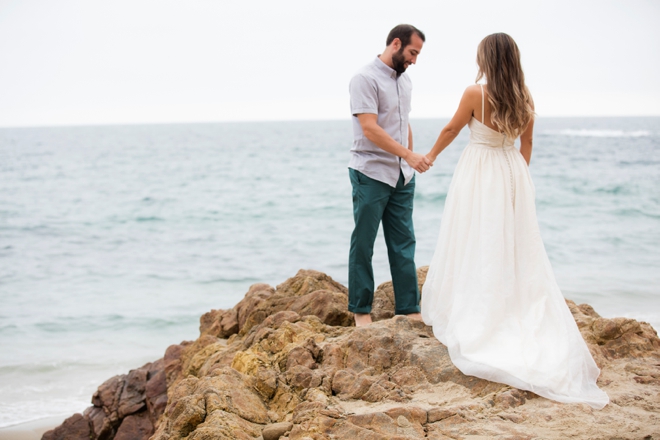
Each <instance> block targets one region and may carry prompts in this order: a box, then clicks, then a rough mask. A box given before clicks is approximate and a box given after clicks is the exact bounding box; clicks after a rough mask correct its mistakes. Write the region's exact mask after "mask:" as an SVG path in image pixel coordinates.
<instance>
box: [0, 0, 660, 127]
mask: <svg viewBox="0 0 660 440" xmlns="http://www.w3.org/2000/svg"><path fill="white" fill-rule="evenodd" d="M399 23H410V24H413V25H415V26H417V27H418V28H420V29H421V30H422V31H424V32H425V33H426V37H427V40H426V44H425V45H424V48H423V50H422V53H421V55H420V56H419V58H418V61H417V65H414V66H411V67H410V68H409V69H408V72H409V74H410V76H411V78H412V80H413V86H414V90H413V113H412V114H411V117H414V118H415V117H416V118H428V117H449V116H451V115H452V114H453V112H454V110H455V109H456V107H457V105H458V100H459V98H460V96H461V93H462V92H463V90H464V89H465V87H467V86H468V85H470V84H472V83H473V82H474V78H475V75H476V64H475V56H476V47H477V44H478V43H479V41H480V40H481V39H482V38H483V37H484V36H486V35H488V34H490V33H493V32H507V33H508V34H510V35H511V36H512V37H513V38H514V39H515V40H516V41H517V43H518V45H519V47H520V49H521V52H522V59H523V68H524V69H525V74H526V77H527V83H528V85H529V87H530V89H531V91H532V94H533V96H534V99H535V102H536V107H537V112H538V113H539V116H541V117H543V116H636V115H660V0H625V1H624V0H621V1H613V0H597V1H596V0H547V1H546V0H543V1H534V0H525V1H513V0H511V1H493V0H487V1H484V0H475V1H470V2H463V1H461V2H458V1H456V2H446V1H439V0H426V1H414V0H408V1H402V0H398V1H390V0H365V1H361V0H332V1H324V2H320V1H310V0H301V1H298V0H280V1H273V0H254V1H250V0H247V1H244V2H238V1H226V0H186V1H173V0H112V1H109V0H108V1H101V0H57V1H53V0H0V126H5V127H7V126H33V125H80V124H115V123H152V122H156V123H168V122H206V121H236V120H299V119H342V118H348V117H349V116H350V115H349V106H348V81H349V79H350V77H351V76H352V74H353V73H354V72H355V71H356V70H357V69H358V68H360V67H361V66H362V65H364V64H366V63H368V62H370V61H371V59H372V58H373V57H374V56H376V55H377V54H379V53H380V52H381V51H382V49H383V47H384V45H385V38H386V36H387V33H388V32H389V30H390V29H391V28H392V27H393V26H395V25H396V24H399Z"/></svg>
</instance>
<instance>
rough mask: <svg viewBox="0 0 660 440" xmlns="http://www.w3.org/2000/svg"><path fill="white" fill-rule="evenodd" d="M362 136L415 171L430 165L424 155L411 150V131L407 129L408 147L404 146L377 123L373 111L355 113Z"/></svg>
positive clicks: (421, 171) (376, 117)
mask: <svg viewBox="0 0 660 440" xmlns="http://www.w3.org/2000/svg"><path fill="white" fill-rule="evenodd" d="M356 116H357V118H358V121H360V126H362V132H363V133H364V136H365V137H366V138H367V139H369V140H370V141H371V142H373V143H374V144H376V146H377V147H379V148H381V149H383V150H385V151H387V152H388V153H392V154H394V155H395V156H398V157H400V158H402V159H403V160H405V161H406V162H408V165H410V166H411V167H412V168H413V169H414V170H415V171H417V172H420V173H423V172H424V171H428V169H429V167H430V166H431V161H430V160H429V159H428V158H427V157H426V156H424V155H421V154H417V153H414V152H413V151H412V143H411V142H410V141H411V140H412V132H411V131H408V142H409V147H408V148H406V147H404V146H403V145H401V144H400V143H398V142H397V141H395V140H394V139H392V137H391V136H390V135H389V134H387V132H386V131H385V130H383V128H382V127H381V126H380V125H378V115H375V114H373V113H360V114H358V115H356Z"/></svg>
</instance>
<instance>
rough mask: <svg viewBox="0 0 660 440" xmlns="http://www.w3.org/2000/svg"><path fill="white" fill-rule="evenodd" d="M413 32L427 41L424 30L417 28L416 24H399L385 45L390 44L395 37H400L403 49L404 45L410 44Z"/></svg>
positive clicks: (391, 32)
mask: <svg viewBox="0 0 660 440" xmlns="http://www.w3.org/2000/svg"><path fill="white" fill-rule="evenodd" d="M413 34H417V36H418V37H419V38H421V39H422V41H426V37H425V36H424V32H422V31H420V30H419V29H417V28H416V27H415V26H412V25H410V24H400V25H398V26H395V27H394V28H393V29H392V30H391V31H390V33H389V35H388V36H387V41H386V43H385V46H389V45H390V43H392V41H394V39H395V38H398V39H399V40H401V48H402V49H403V48H404V47H406V46H408V45H409V44H410V39H411V38H412V35H413Z"/></svg>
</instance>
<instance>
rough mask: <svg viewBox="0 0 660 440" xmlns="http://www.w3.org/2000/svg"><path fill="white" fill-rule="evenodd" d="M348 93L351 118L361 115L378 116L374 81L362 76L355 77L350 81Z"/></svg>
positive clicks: (376, 92)
mask: <svg viewBox="0 0 660 440" xmlns="http://www.w3.org/2000/svg"><path fill="white" fill-rule="evenodd" d="M349 92H350V94H351V113H352V114H353V116H355V115H358V114H361V113H372V114H375V115H377V114H378V90H377V89H376V83H375V81H373V80H370V79H369V78H367V77H365V76H364V75H360V74H358V75H355V76H354V77H353V79H351V83H350V85H349Z"/></svg>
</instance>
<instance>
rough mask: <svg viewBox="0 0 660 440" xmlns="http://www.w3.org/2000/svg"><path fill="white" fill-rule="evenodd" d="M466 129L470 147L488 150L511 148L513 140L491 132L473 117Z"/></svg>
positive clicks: (491, 130) (493, 131)
mask: <svg viewBox="0 0 660 440" xmlns="http://www.w3.org/2000/svg"><path fill="white" fill-rule="evenodd" d="M468 127H469V128H470V145H473V146H481V147H489V148H506V149H508V148H513V144H514V141H515V139H511V138H510V137H507V136H506V135H505V134H503V133H499V132H497V131H495V130H493V129H492V128H490V127H489V126H487V125H486V124H484V123H482V122H480V121H479V120H478V119H477V118H475V117H472V119H470V122H468Z"/></svg>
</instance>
